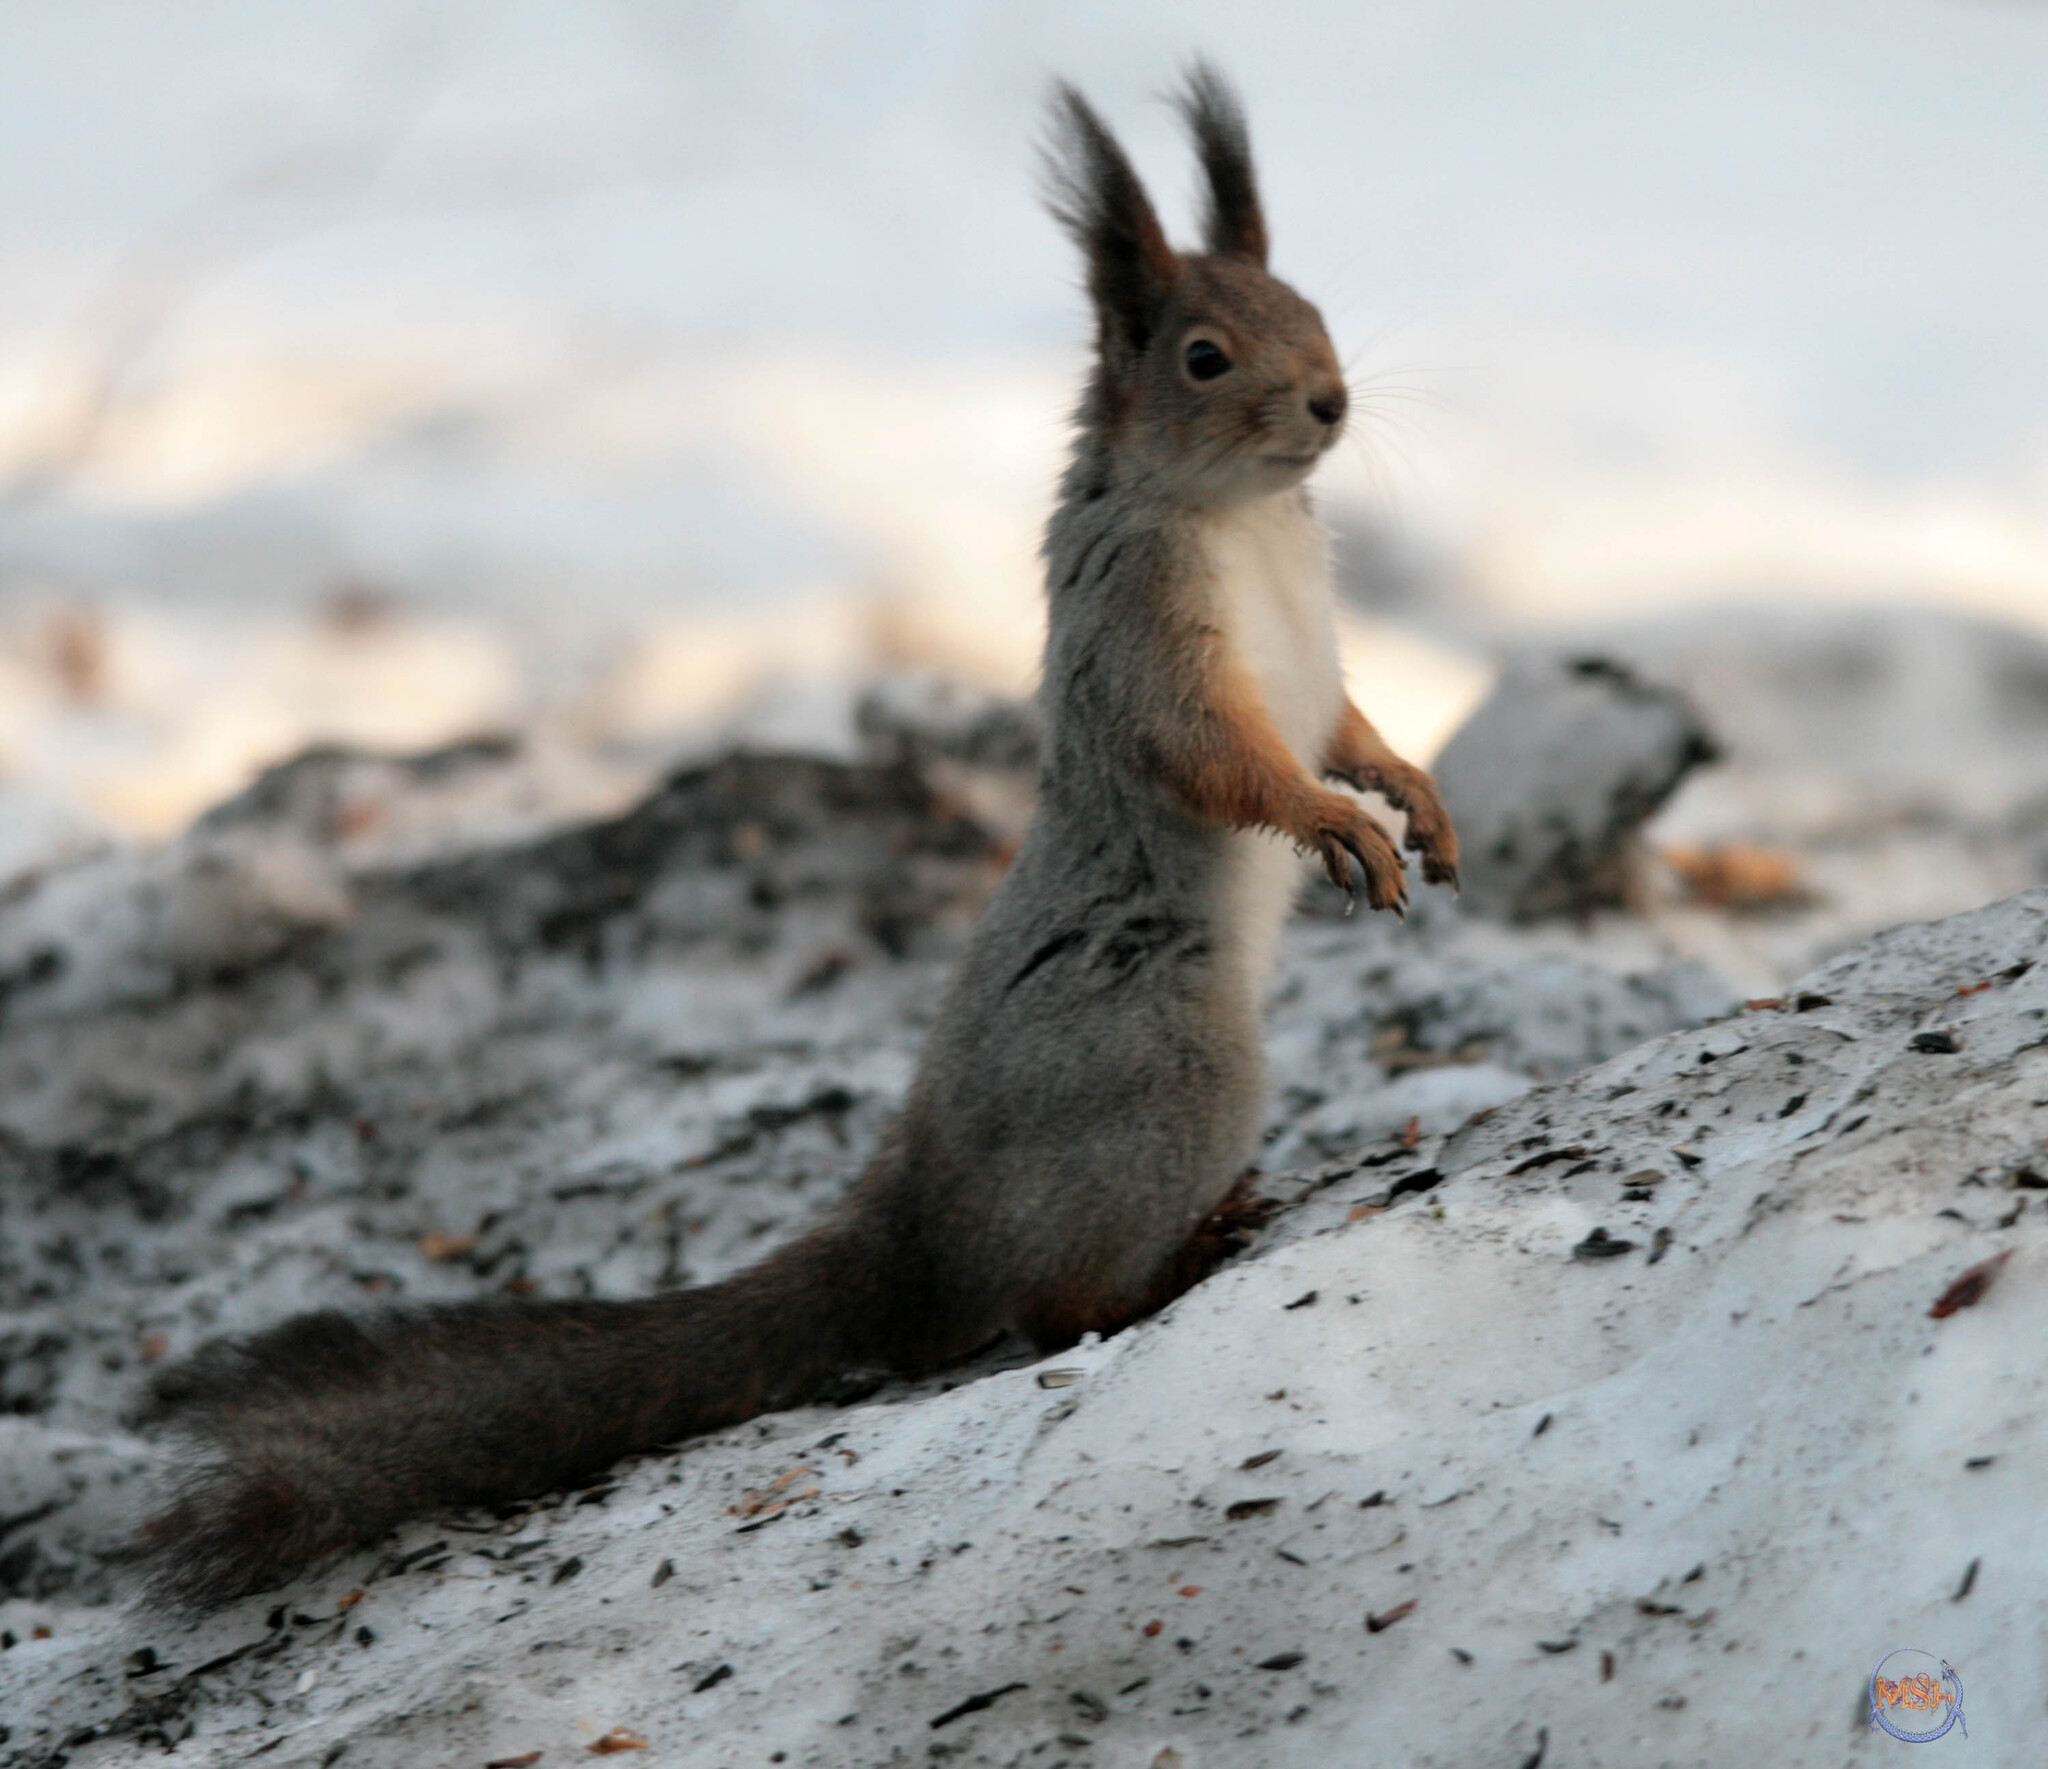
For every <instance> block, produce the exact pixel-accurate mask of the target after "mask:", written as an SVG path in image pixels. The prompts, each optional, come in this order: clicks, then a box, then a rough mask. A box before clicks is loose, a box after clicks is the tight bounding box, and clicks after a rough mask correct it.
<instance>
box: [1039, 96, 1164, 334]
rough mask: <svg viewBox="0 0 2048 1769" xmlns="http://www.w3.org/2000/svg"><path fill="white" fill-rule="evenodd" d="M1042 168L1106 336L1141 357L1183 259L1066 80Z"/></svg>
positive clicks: (1120, 154) (1112, 141) (1111, 140)
mask: <svg viewBox="0 0 2048 1769" xmlns="http://www.w3.org/2000/svg"><path fill="white" fill-rule="evenodd" d="M1044 171H1045V201H1046V207H1047V208H1049V209H1050V210H1051V211H1052V214H1053V219H1054V220H1056V221H1057V222H1058V223H1059V224H1060V225H1061V226H1062V227H1064V228H1065V229H1066V230H1067V232H1068V233H1069V234H1070V235H1071V236H1072V237H1073V240H1074V243H1075V244H1076V245H1078V246H1079V247H1080V248H1081V253H1082V256H1083V257H1085V258H1086V259H1087V261H1088V293H1089V294H1090V295H1091V296H1092V297H1093V298H1094V301H1095V307H1096V312H1097V313H1098V315H1099V316H1100V318H1101V320H1102V323H1103V326H1104V329H1105V334H1109V333H1113V334H1114V335H1115V336H1116V337H1117V338H1118V339H1119V340H1121V342H1122V343H1123V345H1124V346H1125V347H1126V348H1127V349H1128V350H1129V351H1130V353H1131V354H1132V355H1134V356H1135V355H1139V354H1141V353H1142V352H1143V351H1144V349H1145V346H1146V345H1147V344H1148V343H1150V342H1151V338H1152V329H1153V326H1154V324H1155V323H1156V321H1157V318H1158V314H1159V309H1160V307H1161V306H1162V305H1163V304H1164V302H1165V300H1166V296H1167V293H1168V291H1169V290H1171V289H1172V287H1173V285H1174V284H1175V283H1176V282H1177V281H1178V280H1179V278H1180V268H1181V265H1180V257H1179V255H1178V254H1177V253H1176V252H1175V251H1174V250H1173V248H1172V247H1171V246H1169V245H1168V244H1167V243H1166V234H1165V231H1164V230H1163V229H1162V228H1161V227H1160V225H1159V217H1158V216H1157V215H1156V214H1154V213H1153V209H1152V203H1151V199H1150V198H1148V197H1147V196H1146V195H1145V187H1144V186H1143V185H1142V184H1140V183H1139V182H1138V175H1137V173H1136V172H1134V171H1133V170H1132V169H1131V162H1130V160H1129V158H1128V157H1127V156H1126V155H1125V153H1124V150H1123V149H1122V148H1121V147H1120V146H1118V144H1117V139H1116V137H1115V136H1114V135H1112V134H1110V132H1109V130H1108V129H1107V128H1106V127H1105V126H1104V124H1103V121H1102V119H1101V118H1100V117H1098V116H1097V115H1096V114H1095V111H1094V109H1093V108H1092V107H1091V106H1090V105H1089V103H1088V101H1087V100H1086V99H1085V98H1083V97H1082V96H1081V95H1080V93H1078V92H1076V91H1075V90H1074V88H1073V87H1071V86H1069V85H1068V84H1067V83H1066V82H1065V81H1064V80H1061V81H1056V82H1055V83H1054V85H1053V91H1052V137H1051V139H1050V140H1049V141H1048V143H1047V144H1046V149H1045V163H1044Z"/></svg>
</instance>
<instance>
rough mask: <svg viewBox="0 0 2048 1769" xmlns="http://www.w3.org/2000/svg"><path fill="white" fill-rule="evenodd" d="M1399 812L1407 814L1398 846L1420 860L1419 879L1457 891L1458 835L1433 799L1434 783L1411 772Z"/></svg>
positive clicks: (1447, 814)
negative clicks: (1405, 826) (1416, 855)
mask: <svg viewBox="0 0 2048 1769" xmlns="http://www.w3.org/2000/svg"><path fill="white" fill-rule="evenodd" d="M1401 808H1402V810H1404V811H1405V812H1407V814H1408V833H1407V835H1406V837H1405V838H1403V840H1402V843H1401V845H1402V846H1403V847H1405V848H1407V849H1408V850H1409V851H1410V852H1411V853H1416V854H1420V855H1421V856H1422V876H1423V877H1424V878H1425V879H1427V880H1428V881H1429V882H1430V883H1431V884H1447V885H1449V886H1450V887H1451V889H1452V890H1454V891H1455V890H1456V889H1457V888H1458V832H1457V831H1456V830H1455V829H1453V828H1452V827H1451V817H1450V813H1449V812H1448V811H1446V810H1445V809H1444V802H1443V800H1442V799H1440V798H1438V797H1437V795H1436V782H1435V781H1434V780H1432V779H1430V777H1429V776H1428V775H1427V774H1425V773H1423V771H1422V770H1421V769H1420V768H1417V769H1416V770H1415V778H1414V780H1413V781H1412V782H1410V783H1408V785H1407V789H1406V792H1405V794H1404V796H1403V803H1402V806H1401Z"/></svg>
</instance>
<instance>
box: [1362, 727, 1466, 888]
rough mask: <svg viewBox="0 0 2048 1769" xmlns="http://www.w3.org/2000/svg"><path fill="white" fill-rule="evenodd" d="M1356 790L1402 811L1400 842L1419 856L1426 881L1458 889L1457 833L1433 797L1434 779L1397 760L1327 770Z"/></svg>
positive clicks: (1437, 799) (1439, 799)
mask: <svg viewBox="0 0 2048 1769" xmlns="http://www.w3.org/2000/svg"><path fill="white" fill-rule="evenodd" d="M1330 771H1331V772H1332V773H1333V774H1335V775H1336V777H1337V778H1338V779H1339V780H1342V781H1343V782H1344V783H1345V784H1346V785H1348V786H1355V787H1357V788H1358V790H1359V791H1360V792H1377V793H1379V794H1380V795H1381V796H1382V797H1384V798H1385V799H1386V800H1387V802H1388V803H1389V804H1391V805H1393V806H1395V807H1396V808H1397V809H1398V810H1400V811H1401V812H1402V813H1404V814H1405V815H1406V817H1407V819H1408V833H1407V835H1406V836H1405V837H1404V838H1403V839H1402V842H1401V845H1402V846H1403V847H1404V848H1406V849H1408V851H1409V852H1410V853H1414V854H1420V855H1421V856H1422V876H1423V878H1424V879H1425V880H1427V881H1428V882H1429V883H1430V884H1447V885H1449V886H1450V887H1451V889H1452V890H1454V891H1455V890H1456V889H1457V888H1458V832H1457V831H1456V830H1455V829H1453V828H1452V827H1451V816H1450V813H1449V812H1448V811H1446V810H1445V809H1444V801H1443V800H1442V799H1441V798H1439V797H1438V796H1437V790H1436V782H1435V781H1434V780H1432V779H1431V778H1430V777H1429V775H1428V774H1427V773H1426V772H1425V771H1424V770H1423V769H1421V768H1418V767H1416V766H1415V765H1414V764H1413V763H1411V762H1403V761H1400V760H1398V759H1394V760H1390V761H1383V762H1372V763H1356V764H1353V765H1350V766H1346V767H1341V768H1333V769H1331V770H1330Z"/></svg>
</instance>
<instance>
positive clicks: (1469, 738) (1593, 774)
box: [1436, 656, 1717, 921]
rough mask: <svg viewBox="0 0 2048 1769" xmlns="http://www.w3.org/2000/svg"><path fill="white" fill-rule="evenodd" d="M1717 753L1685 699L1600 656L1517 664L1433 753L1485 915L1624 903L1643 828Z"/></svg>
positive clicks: (1518, 915)
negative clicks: (1637, 839) (1638, 834)
mask: <svg viewBox="0 0 2048 1769" xmlns="http://www.w3.org/2000/svg"><path fill="white" fill-rule="evenodd" d="M1716 753H1717V751H1716V748H1715V744H1714V741H1713V739H1712V738H1711V737H1710V736H1709V735H1708V734H1707V731H1706V728H1705V727H1704V726H1703V725H1702V724H1701V723H1700V721H1699V716H1698V715H1697V714H1696V713H1695V712H1694V711H1693V710H1692V708H1691V707H1690V706H1689V705H1688V704H1687V703H1686V701H1685V699H1684V698H1683V696H1681V695H1679V694H1678V693H1677V692H1675V691H1674V690H1672V689H1670V688H1664V687H1659V686H1657V685H1655V684H1653V683H1651V682H1648V681H1645V680H1643V679H1642V678H1641V677H1639V676H1637V675H1636V674H1635V673H1634V672H1633V671H1631V670H1629V669H1628V668H1626V667H1625V666H1623V665H1621V664H1619V663H1616V662H1614V661H1612V660H1611V659H1609V658H1605V657H1598V656H1587V657H1573V658H1563V657H1554V656H1535V657H1524V658H1519V659H1516V660H1514V661H1512V662H1510V663H1509V664H1508V666H1507V668H1506V669H1505V670H1503V672H1502V674H1501V679H1500V681H1499V683H1498V684H1497V685H1496V686H1495V688H1494V691H1493V692H1492V694H1490V695H1489V696H1488V697H1487V698H1486V700H1485V701H1484V702H1482V703H1481V705H1480V707H1479V710H1478V711H1477V712H1475V713H1474V714H1473V715H1472V717H1471V718H1470V719H1468V720H1467V721H1466V722H1465V724H1464V725H1463V726H1462V727H1461V728H1460V729H1459V731H1458V732H1457V734H1456V735H1455V736H1454V737H1453V738H1452V739H1451V741H1450V742H1449V743H1448V744H1447V745H1446V746H1445V748H1444V752H1443V754H1442V755H1440V756H1439V757H1437V760H1436V777H1437V784H1438V786H1439V788H1440V789H1441V790H1442V792H1443V797H1444V804H1445V805H1446V807H1448V809H1449V810H1450V813H1451V820H1452V821H1453V822H1454V823H1455V824H1456V825H1457V826H1458V833H1459V836H1460V839H1461V845H1462V847H1463V850H1464V852H1463V867H1462V870H1463V872H1464V879H1465V895H1466V897H1467V899H1468V900H1469V904H1470V907H1471V908H1472V909H1474V910H1475V911H1477V912H1478V913H1480V914H1482V915H1494V916H1500V917H1503V918H1505V919H1507V920H1510V921H1536V920H1539V919H1541V918H1542V917H1544V916H1549V915H1586V914H1590V913H1591V912H1592V911H1593V910H1596V909H1606V908H1614V907H1618V906H1620V905H1621V904H1622V903H1623V902H1624V901H1625V899H1626V898H1627V896H1628V894H1629V886H1630V879H1629V869H1630V862H1631V858H1632V854H1633V844H1634V840H1635V836H1636V832H1637V831H1638V830H1639V829H1640V828H1641V827H1642V825H1643V824H1644V823H1645V822H1646V821H1647V820H1648V819H1649V818H1650V816H1651V815H1652V814H1653V813H1654V812H1655V811H1656V810H1657V808H1658V807H1659V806H1660V805H1662V804H1663V803H1664V801H1665V800H1666V799H1668V798H1669V797H1670V796H1671V794H1672V793H1673V792H1674V791H1675V790H1676V789H1677V787H1678V784H1679V782H1680V781H1681V780H1683V779H1684V778H1685V776H1686V775H1687V774H1688V773H1689V772H1691V770H1692V769H1693V768H1695V767H1697V766H1698V765H1699V764H1700V763H1701V762H1705V761H1711V760H1712V759H1713V758H1714V756H1715V754H1716Z"/></svg>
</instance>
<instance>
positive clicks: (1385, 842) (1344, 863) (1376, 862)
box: [1303, 792, 1408, 920]
mask: <svg viewBox="0 0 2048 1769" xmlns="http://www.w3.org/2000/svg"><path fill="white" fill-rule="evenodd" d="M1303 845H1304V846H1305V847H1311V848H1313V849H1314V850H1315V851H1316V853H1317V855H1318V856H1319V857H1320V858H1321V860H1322V862H1323V870H1324V871H1325V872H1327V873H1328V874H1329V875H1330V882H1331V883H1332V884H1334V885H1335V886H1336V887H1337V888H1338V889H1339V890H1340V891H1342V892H1343V893H1344V894H1345V896H1347V897H1349V896H1350V895H1352V892H1353V884H1352V877H1351V868H1352V865H1353V863H1354V862H1355V863H1356V865H1357V867H1358V870H1359V872H1360V873H1361V874H1363V876H1364V878H1365V900H1366V901H1367V902H1368V903H1370V904H1371V905H1372V906H1373V907H1374V908H1375V909H1391V910H1392V911H1393V912H1394V913H1395V914H1396V915H1398V916H1400V917H1402V918H1403V919H1404V920H1405V919H1406V918H1407V914H1408V880H1407V877H1406V874H1407V870H1408V869H1407V866H1406V864H1405V863H1404V862H1403V860H1402V859H1401V855H1400V851H1399V850H1398V849H1397V848H1396V847H1395V846H1394V838H1393V837H1392V836H1390V835H1389V834H1388V833H1387V832H1386V830H1385V829H1383V828H1382V827H1381V826H1380V824H1379V823H1378V822H1377V821H1376V820H1375V819H1374V818H1372V817H1370V816H1368V815H1367V814H1366V813H1365V812H1364V811H1363V810H1361V809H1360V808H1359V807H1358V806H1357V805H1355V804H1353V803H1352V802H1351V800H1349V799H1348V798H1344V797H1342V796H1341V795H1340V794H1337V793H1334V792H1330V793H1324V794H1322V795H1321V796H1320V797H1319V798H1318V799H1317V800H1316V804H1315V811H1314V817H1313V822H1312V825H1311V827H1310V828H1309V830H1308V831H1307V832H1306V840H1305V841H1304V843H1303Z"/></svg>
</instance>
